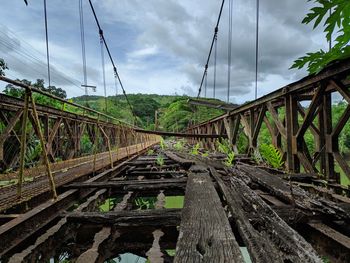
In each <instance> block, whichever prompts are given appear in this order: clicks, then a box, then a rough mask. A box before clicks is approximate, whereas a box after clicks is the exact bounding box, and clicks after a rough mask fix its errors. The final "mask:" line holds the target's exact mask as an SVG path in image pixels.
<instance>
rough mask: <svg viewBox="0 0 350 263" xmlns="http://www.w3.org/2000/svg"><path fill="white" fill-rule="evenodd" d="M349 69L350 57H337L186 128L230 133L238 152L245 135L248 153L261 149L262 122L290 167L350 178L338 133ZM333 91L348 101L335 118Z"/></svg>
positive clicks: (210, 142)
mask: <svg viewBox="0 0 350 263" xmlns="http://www.w3.org/2000/svg"><path fill="white" fill-rule="evenodd" d="M349 75H350V60H345V61H342V62H337V63H335V64H333V65H331V66H329V67H328V68H326V69H324V70H323V71H322V72H321V73H319V74H317V75H314V76H309V77H306V78H304V79H302V80H300V81H297V82H295V83H292V84H289V85H287V86H285V87H283V88H280V89H278V90H276V91H274V92H272V93H270V94H267V95H265V96H263V97H261V98H259V99H257V100H255V101H251V102H249V103H246V104H244V105H242V106H240V107H237V108H236V109H234V110H232V111H229V112H228V113H227V114H224V115H222V116H219V117H217V118H214V119H212V120H209V121H207V122H203V123H201V124H198V125H195V126H192V127H190V128H189V129H188V130H187V132H188V133H192V134H199V133H206V134H217V135H223V136H225V137H228V140H229V142H230V144H231V145H232V147H233V149H234V150H235V151H236V152H237V151H238V143H239V141H240V142H242V140H243V141H244V140H246V142H247V144H246V148H245V149H244V152H245V153H248V154H250V155H252V154H254V153H255V152H256V151H257V150H258V149H259V144H260V143H261V142H260V140H259V139H260V136H261V131H262V129H261V127H262V125H264V126H265V127H266V128H267V130H268V133H269V135H270V139H271V141H270V143H272V144H273V145H274V146H275V147H276V148H277V149H279V150H280V152H282V153H283V154H284V159H285V166H286V167H285V168H286V169H287V170H288V171H290V172H300V171H301V170H304V171H306V172H310V173H320V174H322V175H324V176H325V178H326V179H327V180H328V181H333V182H336V183H339V182H340V172H341V173H342V174H344V175H345V176H346V177H347V178H348V179H350V167H349V164H348V162H347V161H346V160H345V158H344V154H343V153H341V152H340V149H339V136H340V133H341V132H342V130H343V129H344V126H345V125H346V124H347V122H348V120H349V117H350V106H349V104H350V90H349V89H348V86H349V79H348V77H349ZM336 94H337V95H336ZM335 96H338V97H339V98H341V97H342V98H343V100H345V102H346V105H347V106H346V109H345V110H344V112H343V113H342V114H341V116H340V118H339V120H335V119H334V116H333V115H332V97H333V99H334V98H335ZM307 133H308V135H311V136H312V138H313V143H314V145H313V147H312V148H313V149H309V148H310V147H308V145H307V143H306V141H305V135H306V134H307ZM242 137H244V139H242ZM216 140H217V139H212V138H209V139H208V138H206V139H204V138H202V139H198V138H197V139H193V141H201V142H202V144H203V146H205V147H210V148H213V147H215V141H216ZM241 148H242V147H241ZM241 150H242V149H241Z"/></svg>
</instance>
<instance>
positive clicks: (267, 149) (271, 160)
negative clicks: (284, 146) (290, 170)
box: [259, 144, 284, 168]
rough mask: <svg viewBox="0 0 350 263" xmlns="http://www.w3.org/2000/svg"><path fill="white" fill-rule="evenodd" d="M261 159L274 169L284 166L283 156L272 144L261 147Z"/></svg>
mask: <svg viewBox="0 0 350 263" xmlns="http://www.w3.org/2000/svg"><path fill="white" fill-rule="evenodd" d="M259 150H260V154H261V157H262V158H263V159H264V160H265V161H266V162H267V163H268V164H269V165H270V166H272V167H273V168H281V167H282V166H283V164H284V161H283V157H282V154H281V153H280V151H279V150H278V149H276V148H275V147H274V146H273V145H272V144H262V145H260V147H259Z"/></svg>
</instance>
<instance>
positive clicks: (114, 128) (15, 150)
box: [0, 76, 159, 192]
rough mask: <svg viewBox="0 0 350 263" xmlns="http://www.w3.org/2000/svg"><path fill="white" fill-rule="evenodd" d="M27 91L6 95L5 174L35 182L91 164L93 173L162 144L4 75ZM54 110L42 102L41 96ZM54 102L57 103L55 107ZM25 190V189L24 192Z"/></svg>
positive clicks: (0, 145)
mask: <svg viewBox="0 0 350 263" xmlns="http://www.w3.org/2000/svg"><path fill="white" fill-rule="evenodd" d="M0 80H2V81H5V82H7V83H9V84H12V85H14V86H16V87H21V88H23V90H24V92H23V94H22V95H23V98H15V97H11V96H7V95H5V94H0V169H1V170H0V175H1V177H2V178H3V179H8V180H10V179H15V178H19V181H20V182H22V181H23V180H24V177H25V176H30V177H31V178H33V177H36V176H40V175H43V174H45V173H48V174H49V175H50V177H51V181H54V180H53V179H52V178H53V176H52V172H53V171H58V170H62V169H67V168H69V167H73V166H76V165H79V164H82V163H91V164H92V165H93V169H92V170H93V171H95V170H98V169H101V168H103V167H106V166H108V165H111V166H113V163H114V162H115V161H117V160H119V159H121V158H124V157H126V156H129V155H131V154H134V153H136V152H138V151H140V150H142V149H144V148H146V147H147V146H149V145H151V144H153V143H155V142H157V141H159V136H156V135H152V134H144V133H139V132H137V130H136V127H135V126H133V125H131V124H127V123H125V122H122V121H119V120H117V119H115V118H113V117H111V116H108V115H107V114H104V113H101V112H98V111H96V110H93V109H90V108H88V107H85V106H82V105H79V104H75V103H73V102H70V101H67V100H64V99H62V98H58V97H56V96H54V95H52V94H50V93H47V92H45V91H42V90H40V89H38V88H36V87H32V86H29V85H26V84H24V83H21V82H18V81H14V80H11V79H8V78H6V77H3V76H0ZM38 94H40V96H42V97H45V98H49V99H50V100H53V101H54V102H55V103H54V105H55V106H54V107H53V106H48V105H43V104H38V103H37V101H38V99H40V98H39V97H40V96H38ZM51 104H52V103H51ZM19 192H20V189H19Z"/></svg>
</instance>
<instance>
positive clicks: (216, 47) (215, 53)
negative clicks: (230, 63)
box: [213, 28, 218, 98]
mask: <svg viewBox="0 0 350 263" xmlns="http://www.w3.org/2000/svg"><path fill="white" fill-rule="evenodd" d="M215 31H216V35H215V44H214V85H213V97H214V98H215V91H216V59H217V54H218V28H215Z"/></svg>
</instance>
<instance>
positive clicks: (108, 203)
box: [99, 197, 122, 212]
mask: <svg viewBox="0 0 350 263" xmlns="http://www.w3.org/2000/svg"><path fill="white" fill-rule="evenodd" d="M121 200H122V198H114V197H113V198H107V199H106V200H105V201H104V202H103V203H102V204H101V205H100V206H99V210H100V212H109V211H111V210H112V209H113V207H114V206H115V205H116V204H117V203H119V202H120V201H121Z"/></svg>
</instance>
